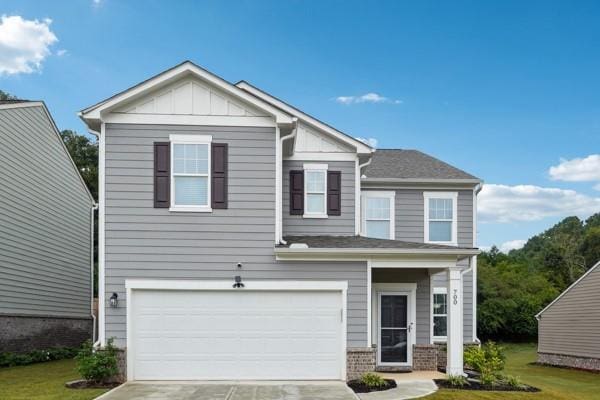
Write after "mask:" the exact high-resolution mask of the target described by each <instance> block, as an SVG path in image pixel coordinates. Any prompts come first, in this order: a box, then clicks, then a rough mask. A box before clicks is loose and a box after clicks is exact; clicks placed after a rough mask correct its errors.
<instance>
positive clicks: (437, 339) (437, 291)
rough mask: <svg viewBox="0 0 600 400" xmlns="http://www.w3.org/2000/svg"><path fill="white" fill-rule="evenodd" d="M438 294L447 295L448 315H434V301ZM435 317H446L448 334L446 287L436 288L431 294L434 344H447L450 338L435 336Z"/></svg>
mask: <svg viewBox="0 0 600 400" xmlns="http://www.w3.org/2000/svg"><path fill="white" fill-rule="evenodd" d="M436 294H445V295H446V314H434V312H435V307H434V301H433V299H434V298H435V295H436ZM435 316H445V317H446V332H448V289H447V288H445V287H434V288H433V291H432V293H431V338H432V340H433V342H446V341H448V336H434V335H433V333H434V327H433V321H434V318H433V317H435Z"/></svg>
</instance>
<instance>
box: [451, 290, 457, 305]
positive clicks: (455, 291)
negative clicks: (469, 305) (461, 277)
mask: <svg viewBox="0 0 600 400" xmlns="http://www.w3.org/2000/svg"><path fill="white" fill-rule="evenodd" d="M452 302H453V303H454V305H457V304H458V289H454V295H453V296H452Z"/></svg>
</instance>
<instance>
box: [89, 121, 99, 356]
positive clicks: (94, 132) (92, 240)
mask: <svg viewBox="0 0 600 400" xmlns="http://www.w3.org/2000/svg"><path fill="white" fill-rule="evenodd" d="M88 132H89V133H91V134H92V135H94V136H96V139H99V138H100V133H99V132H97V131H94V130H92V129H88ZM97 210H98V203H94V204H93V205H92V208H91V213H90V214H91V216H90V226H91V231H90V238H91V242H90V244H91V251H90V274H91V275H90V280H91V282H90V283H91V285H90V286H91V294H90V296H91V299H90V311H91V315H92V342H94V344H93V345H92V346H93V347H94V348H96V347H98V346H99V345H100V340H99V339H96V333H97V332H96V316H95V315H94V261H95V260H94V212H95V211H97ZM98 290H100V287H98ZM98 308H100V304H98Z"/></svg>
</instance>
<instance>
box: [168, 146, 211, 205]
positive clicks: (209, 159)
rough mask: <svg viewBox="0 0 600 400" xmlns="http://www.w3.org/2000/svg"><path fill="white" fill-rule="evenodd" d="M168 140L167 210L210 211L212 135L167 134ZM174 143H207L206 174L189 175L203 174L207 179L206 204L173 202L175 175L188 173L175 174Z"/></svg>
mask: <svg viewBox="0 0 600 400" xmlns="http://www.w3.org/2000/svg"><path fill="white" fill-rule="evenodd" d="M169 142H170V144H171V145H170V147H171V154H170V157H171V177H170V179H171V189H170V190H171V206H170V207H169V211H175V212H212V206H211V198H212V192H211V190H212V188H211V186H212V185H211V181H210V177H211V173H212V168H211V167H212V135H169ZM176 144H207V145H208V169H207V173H206V174H193V175H189V176H205V175H206V177H207V179H208V182H207V201H206V205H203V206H196V205H177V204H175V175H177V176H188V174H175V169H174V159H175V157H174V156H173V155H174V152H175V145H176Z"/></svg>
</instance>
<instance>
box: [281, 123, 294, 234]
mask: <svg viewBox="0 0 600 400" xmlns="http://www.w3.org/2000/svg"><path fill="white" fill-rule="evenodd" d="M292 121H293V123H294V129H293V130H292V133H291V134H289V135H287V136H284V137H282V138H280V139H279V141H280V143H279V148H280V151H279V153H280V154H281V159H280V160H279V161H278V162H279V163H281V165H280V166H279V173H280V174H281V177H280V179H279V186H280V187H279V188H277V190H279V191H283V172H282V171H283V142H284V141H286V140H288V139H293V138H295V137H296V136H297V135H298V118H296V117H294V118H292ZM279 201H280V203H281V204H280V205H279V210H280V212H279V213H278V215H277V218H278V219H279V223H278V224H277V225H278V229H279V232H277V235H278V236H277V239H278V241H279V243H281V244H284V245H285V244H287V242H286V241H285V240H283V215H282V214H283V193H282V195H281V196H279Z"/></svg>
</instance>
